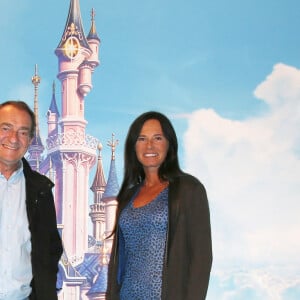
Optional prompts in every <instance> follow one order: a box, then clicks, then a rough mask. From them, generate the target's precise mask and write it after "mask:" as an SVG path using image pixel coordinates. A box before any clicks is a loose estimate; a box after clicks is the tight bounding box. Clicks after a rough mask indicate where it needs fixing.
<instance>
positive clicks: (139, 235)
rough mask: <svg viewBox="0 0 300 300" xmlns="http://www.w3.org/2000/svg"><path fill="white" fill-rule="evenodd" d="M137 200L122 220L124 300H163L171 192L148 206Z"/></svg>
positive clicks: (120, 269) (121, 272) (122, 295)
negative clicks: (138, 202)
mask: <svg viewBox="0 0 300 300" xmlns="http://www.w3.org/2000/svg"><path fill="white" fill-rule="evenodd" d="M133 201H134V197H133V199H131V201H130V202H129V204H128V205H127V207H126V208H125V209H124V210H123V211H122V213H121V216H120V221H119V225H120V228H119V230H120V233H119V234H120V235H119V247H120V248H119V255H120V259H119V262H120V264H119V274H118V275H119V276H118V278H119V283H120V284H121V291H120V299H121V300H159V299H161V289H162V269H163V260H164V253H165V244H166V234H167V223H168V188H166V189H164V190H163V191H162V192H161V193H160V194H159V195H158V196H157V197H156V198H155V199H154V200H152V201H151V202H150V203H148V204H147V205H145V206H142V207H138V208H135V207H134V206H133Z"/></svg>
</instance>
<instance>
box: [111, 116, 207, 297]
mask: <svg viewBox="0 0 300 300" xmlns="http://www.w3.org/2000/svg"><path fill="white" fill-rule="evenodd" d="M177 152H178V143H177V137H176V133H175V131H174V128H173V126H172V124H171V122H170V121H169V120H168V118H167V117H166V116H164V115H163V114H161V113H159V112H146V113H144V114H142V115H141V116H139V117H138V118H137V119H136V120H135V121H134V122H133V123H132V125H131V127H130V129H129V132H128V135H127V138H126V143H125V173H124V180H123V183H122V186H121V189H120V192H119V194H118V197H117V200H118V209H117V215H116V226H115V230H114V233H115V236H114V243H113V248H112V253H111V258H110V265H109V275H108V287H107V299H108V300H117V299H120V300H137V299H138V300H150V299H153V300H154V299H157V300H158V299H163V300H166V299H168V300H196V299H205V297H206V292H207V288H208V282H209V276H210V270H211V264H212V247H211V230H210V217H209V207H208V201H207V196H206V191H205V188H204V186H203V185H202V184H201V183H200V182H199V181H198V180H197V179H196V178H195V177H193V176H191V175H189V174H186V173H184V172H183V171H182V170H181V169H180V167H179V162H178V156H177Z"/></svg>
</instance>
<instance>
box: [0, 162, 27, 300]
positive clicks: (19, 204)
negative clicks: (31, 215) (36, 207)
mask: <svg viewBox="0 0 300 300" xmlns="http://www.w3.org/2000/svg"><path fill="white" fill-rule="evenodd" d="M25 195H26V194H25V177H24V174H23V165H22V166H21V168H19V169H18V170H17V171H15V172H14V173H13V174H12V176H11V177H10V178H9V179H8V180H7V179H6V178H5V177H4V176H3V175H2V174H1V173H0V300H24V299H27V297H28V296H29V295H30V293H31V287H30V282H31V279H32V268H31V258H30V254H31V242H30V231H29V229H28V218H27V213H26V204H25Z"/></svg>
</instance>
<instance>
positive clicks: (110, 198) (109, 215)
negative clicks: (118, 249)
mask: <svg viewBox="0 0 300 300" xmlns="http://www.w3.org/2000/svg"><path fill="white" fill-rule="evenodd" d="M118 143H119V141H118V140H115V139H114V134H113V135H112V140H111V141H108V143H107V144H108V146H109V147H111V162H110V169H109V175H108V179H107V185H106V188H105V192H104V194H103V195H102V201H103V202H104V203H105V219H106V224H105V225H106V229H105V237H108V236H109V235H110V234H111V233H112V231H113V228H114V224H115V215H116V209H117V204H118V203H117V195H118V193H119V183H118V177H117V171H116V163H115V150H116V146H117V145H118ZM112 239H113V237H112V236H111V237H110V238H108V239H107V240H106V247H107V248H108V249H109V251H110V250H111V246H112Z"/></svg>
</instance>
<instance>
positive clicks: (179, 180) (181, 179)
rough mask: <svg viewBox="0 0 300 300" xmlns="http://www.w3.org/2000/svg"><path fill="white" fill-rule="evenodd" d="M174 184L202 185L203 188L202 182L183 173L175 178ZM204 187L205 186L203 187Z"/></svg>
mask: <svg viewBox="0 0 300 300" xmlns="http://www.w3.org/2000/svg"><path fill="white" fill-rule="evenodd" d="M174 184H184V185H200V186H203V184H202V182H201V181H200V180H199V179H198V178H197V177H195V176H194V175H191V174H189V173H182V174H180V175H178V176H176V177H175V178H174ZM203 187H204V186H203Z"/></svg>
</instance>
